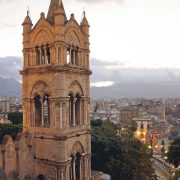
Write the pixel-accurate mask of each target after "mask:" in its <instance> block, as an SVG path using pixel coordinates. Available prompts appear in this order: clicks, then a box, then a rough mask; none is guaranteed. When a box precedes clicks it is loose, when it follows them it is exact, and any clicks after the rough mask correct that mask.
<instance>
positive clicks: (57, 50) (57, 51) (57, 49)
mask: <svg viewBox="0 0 180 180" xmlns="http://www.w3.org/2000/svg"><path fill="white" fill-rule="evenodd" d="M58 53H59V48H58V47H56V63H58Z"/></svg>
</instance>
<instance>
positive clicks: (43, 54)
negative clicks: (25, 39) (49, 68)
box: [35, 44, 51, 65]
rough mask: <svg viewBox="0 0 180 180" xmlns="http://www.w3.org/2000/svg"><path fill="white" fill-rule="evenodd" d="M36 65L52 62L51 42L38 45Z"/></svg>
mask: <svg viewBox="0 0 180 180" xmlns="http://www.w3.org/2000/svg"><path fill="white" fill-rule="evenodd" d="M35 49H36V65H41V64H50V62H51V59H50V48H49V44H47V45H42V46H36V47H35Z"/></svg>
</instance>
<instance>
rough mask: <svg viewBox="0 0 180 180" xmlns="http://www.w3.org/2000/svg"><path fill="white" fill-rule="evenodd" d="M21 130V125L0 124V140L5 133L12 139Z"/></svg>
mask: <svg viewBox="0 0 180 180" xmlns="http://www.w3.org/2000/svg"><path fill="white" fill-rule="evenodd" d="M21 131H22V125H21V124H19V125H15V124H0V142H1V141H2V140H3V137H4V136H5V135H10V136H11V137H12V138H13V139H15V138H16V136H17V134H18V133H19V132H21Z"/></svg>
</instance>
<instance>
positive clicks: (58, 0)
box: [46, 0, 67, 24]
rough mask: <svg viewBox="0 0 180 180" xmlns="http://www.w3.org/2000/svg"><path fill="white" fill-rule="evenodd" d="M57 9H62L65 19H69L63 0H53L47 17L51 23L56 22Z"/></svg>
mask: <svg viewBox="0 0 180 180" xmlns="http://www.w3.org/2000/svg"><path fill="white" fill-rule="evenodd" d="M57 10H60V11H61V12H62V13H63V15H64V20H65V21H67V17H66V13H65V10H64V6H63V3H62V0H51V3H50V6H49V10H48V15H47V18H46V19H47V20H48V21H49V22H50V23H51V24H54V15H55V12H56V11H57Z"/></svg>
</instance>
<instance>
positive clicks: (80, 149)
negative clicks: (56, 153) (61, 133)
mask: <svg viewBox="0 0 180 180" xmlns="http://www.w3.org/2000/svg"><path fill="white" fill-rule="evenodd" d="M77 153H80V154H83V153H84V148H83V146H82V144H81V143H80V142H79V141H77V142H76V143H74V144H73V146H72V152H71V154H72V155H76V154H77Z"/></svg>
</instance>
